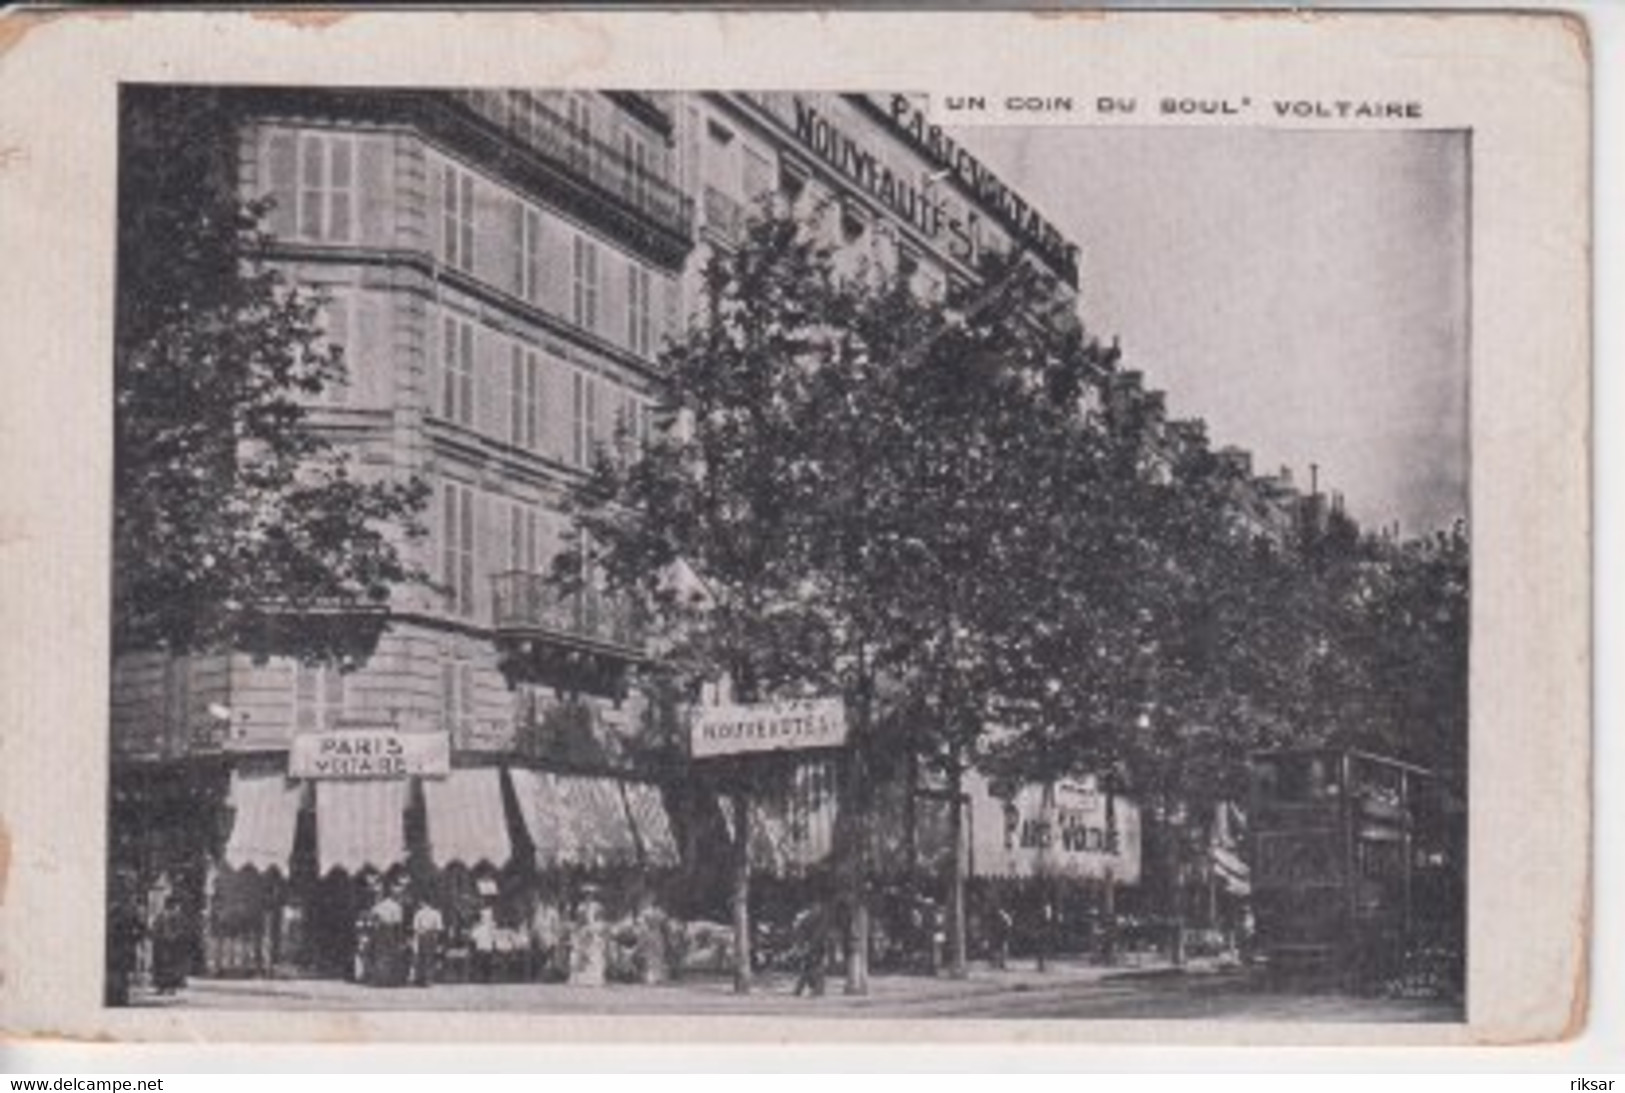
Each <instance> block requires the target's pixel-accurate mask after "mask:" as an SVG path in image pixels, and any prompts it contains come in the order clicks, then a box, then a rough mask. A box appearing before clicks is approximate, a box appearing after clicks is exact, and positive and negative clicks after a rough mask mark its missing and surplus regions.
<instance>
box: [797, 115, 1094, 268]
mask: <svg viewBox="0 0 1625 1093" xmlns="http://www.w3.org/2000/svg"><path fill="white" fill-rule="evenodd" d="M897 99H898V100H900V101H901V102H902V103H903V104H904V106H906V107H907V109H908V110H909V111H913V107H912V106H911V105H909V104H908V100H907V99H906V98H905V97H903V96H898V97H897ZM793 102H794V107H795V135H796V139H797V140H799V141H800V142H801V143H802V144H804V145H806V146H807V147H808V148H810V149H812V151H813V153H814V154H816V155H817V156H818V157H819V158H820V159H822V160H824V161H825V162H826V163H828V164H830V165H831V166H833V167H834V168H835V169H836V170H837V171H840V172H841V173H842V174H843V175H845V176H847V177H848V178H850V179H852V180H853V181H854V182H856V183H857V184H858V185H860V186H862V187H863V188H864V189H865V190H866V191H868V192H869V194H870V195H871V196H873V197H874V198H875V199H876V200H877V201H879V202H880V203H881V204H882V205H885V206H886V207H887V208H888V209H890V210H891V211H892V212H894V213H896V214H897V215H898V216H899V217H901V218H902V219H903V220H904V221H906V222H908V223H910V224H913V225H914V226H915V227H916V228H918V229H919V230H920V231H922V232H924V233H925V234H926V235H929V236H931V237H933V238H943V237H946V238H947V241H948V250H949V253H951V254H952V255H953V256H954V257H955V258H957V259H959V260H960V261H963V262H967V263H971V262H974V261H975V258H976V255H977V253H978V251H979V250H980V248H981V243H980V238H981V234H982V233H981V232H980V231H979V230H978V225H979V223H980V222H981V219H982V218H981V217H980V216H979V215H978V214H977V213H976V212H975V210H974V209H965V210H963V211H961V210H960V209H957V208H955V207H954V206H953V205H951V204H950V203H949V202H948V201H946V200H944V197H943V194H944V190H942V189H936V190H934V189H933V188H932V186H931V183H930V181H925V182H922V183H920V184H919V185H915V184H914V183H912V182H910V181H909V179H908V178H907V177H906V176H904V175H903V174H901V173H900V172H897V171H894V170H892V168H891V167H890V166H889V165H887V164H886V163H885V162H884V161H883V160H882V159H881V157H880V156H878V155H876V154H875V152H874V151H873V150H872V149H870V148H866V147H864V145H863V144H862V143H861V142H860V141H858V140H856V139H854V138H853V137H852V136H851V134H849V133H847V132H845V131H844V130H842V129H841V127H840V126H838V125H836V124H835V123H834V122H833V121H831V120H830V119H829V117H827V116H826V115H824V114H822V113H820V112H819V110H818V109H817V108H816V107H814V106H812V105H811V104H809V103H807V102H805V101H804V100H802V99H801V98H799V97H796V98H795V99H794V100H793ZM891 120H892V122H893V124H894V125H896V126H897V127H898V128H899V129H901V131H902V133H903V134H904V135H905V136H906V137H907V138H908V139H909V140H910V141H911V142H912V143H913V144H914V145H915V146H916V150H917V151H919V152H921V153H923V154H925V155H926V156H927V157H928V158H930V159H931V160H933V161H934V162H936V163H937V164H939V165H940V166H941V167H942V168H944V170H946V171H948V172H951V173H952V174H953V175H954V177H955V178H956V179H957V180H958V181H959V182H960V184H961V185H962V186H963V187H964V188H965V189H967V190H969V191H970V193H972V194H973V195H974V196H975V198H976V200H977V201H978V202H980V203H981V204H982V206H983V207H984V208H985V209H986V211H988V212H990V213H991V214H993V217H994V218H995V219H996V220H998V222H999V223H1001V224H1002V225H1003V226H1004V228H1005V229H1006V230H1007V231H1009V232H1010V233H1011V234H1012V235H1013V236H1014V237H1015V238H1016V239H1018V240H1020V242H1021V243H1022V245H1024V246H1027V247H1030V248H1031V249H1032V250H1033V251H1034V252H1036V253H1037V254H1038V255H1039V256H1040V257H1041V258H1042V259H1043V260H1044V262H1045V263H1046V264H1047V265H1048V266H1049V267H1050V268H1051V269H1052V270H1054V271H1055V273H1056V274H1058V275H1059V276H1060V277H1061V278H1062V279H1063V280H1064V281H1066V283H1067V284H1069V285H1071V286H1072V287H1074V288H1076V287H1077V284H1078V256H1077V248H1076V247H1075V246H1073V245H1072V244H1071V243H1069V242H1067V241H1066V239H1065V238H1064V237H1062V235H1061V233H1060V232H1059V231H1058V230H1057V229H1056V228H1055V226H1054V225H1053V224H1051V223H1050V222H1049V221H1048V220H1046V219H1044V217H1043V216H1042V215H1041V214H1040V213H1039V212H1038V210H1036V209H1034V208H1032V207H1031V206H1029V205H1028V204H1027V203H1026V202H1025V201H1024V200H1022V198H1021V196H1020V195H1019V194H1017V193H1016V192H1015V191H1014V190H1012V189H1010V188H1009V187H1008V186H1006V185H1005V184H1004V183H1003V182H1002V181H1001V180H1000V179H999V178H998V176H997V175H995V174H993V172H992V171H990V170H988V169H987V168H986V167H984V166H982V164H981V163H980V162H979V161H978V160H977V159H976V157H974V156H972V155H971V154H970V153H969V152H966V151H965V150H964V149H962V148H959V147H958V145H956V144H954V142H953V141H952V140H951V139H949V138H948V137H946V136H944V135H943V134H942V130H941V128H940V127H939V126H935V125H932V126H929V127H925V123H924V121H923V119H921V118H920V117H919V115H917V114H915V115H912V120H910V118H908V117H906V116H905V115H903V114H902V112H901V110H900V108H899V107H898V105H897V102H896V101H894V102H893V104H892V107H891Z"/></svg>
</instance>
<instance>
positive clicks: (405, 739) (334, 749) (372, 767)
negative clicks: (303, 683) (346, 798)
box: [288, 728, 451, 778]
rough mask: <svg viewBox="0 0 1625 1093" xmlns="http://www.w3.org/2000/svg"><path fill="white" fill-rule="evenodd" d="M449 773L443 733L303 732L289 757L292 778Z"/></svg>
mask: <svg viewBox="0 0 1625 1093" xmlns="http://www.w3.org/2000/svg"><path fill="white" fill-rule="evenodd" d="M449 773H451V738H450V736H448V735H447V734H446V733H443V732H401V731H400V730H399V729H395V728H387V729H340V730H337V731H334V732H322V733H302V734H300V735H298V736H295V737H294V738H293V748H292V750H291V751H290V752H289V753H288V775H289V777H292V778H404V777H406V776H407V775H409V774H418V775H427V776H430V777H434V776H444V775H447V774H449Z"/></svg>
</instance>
